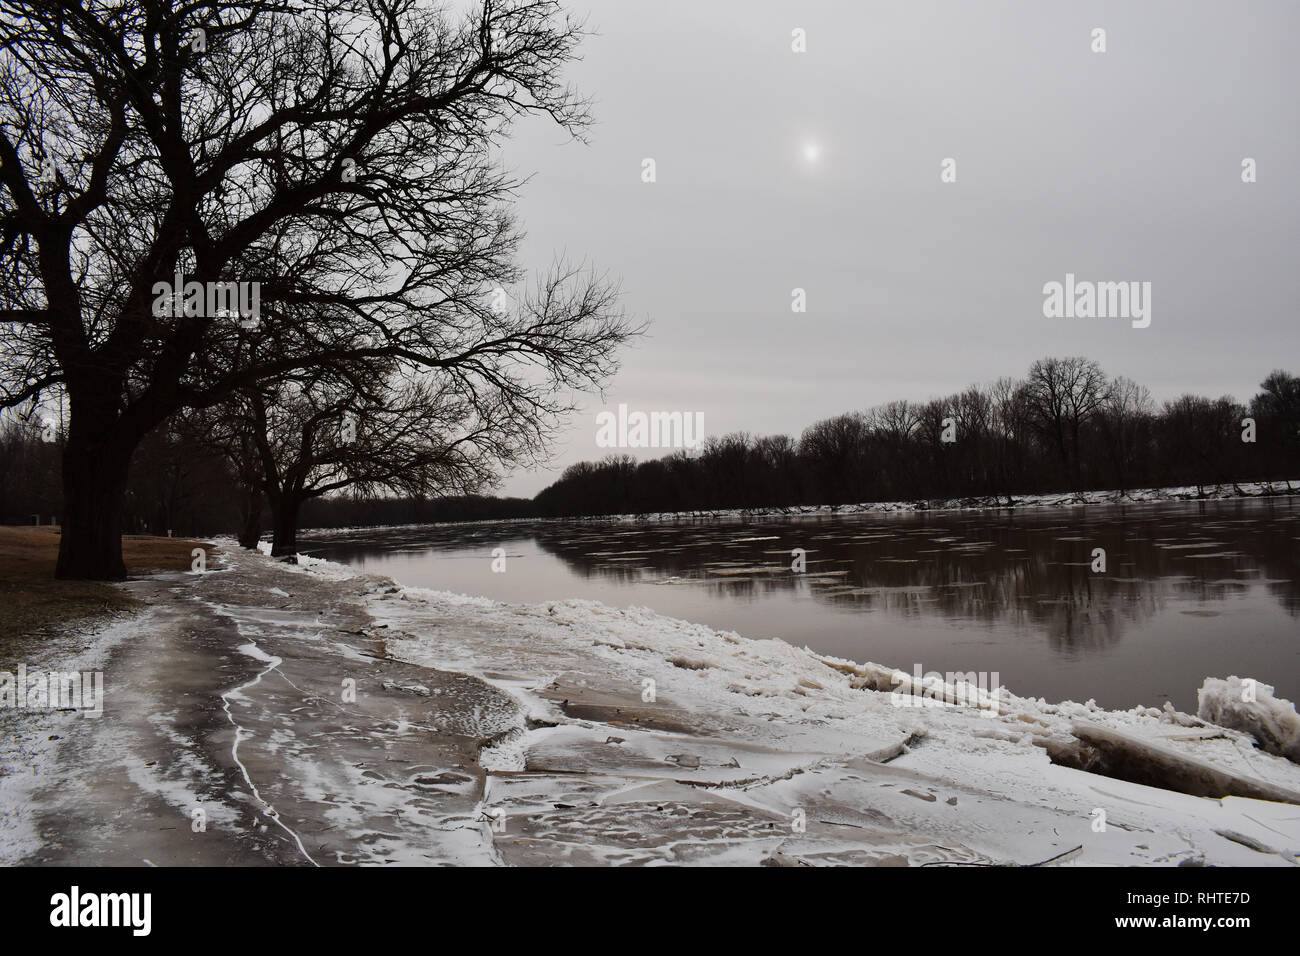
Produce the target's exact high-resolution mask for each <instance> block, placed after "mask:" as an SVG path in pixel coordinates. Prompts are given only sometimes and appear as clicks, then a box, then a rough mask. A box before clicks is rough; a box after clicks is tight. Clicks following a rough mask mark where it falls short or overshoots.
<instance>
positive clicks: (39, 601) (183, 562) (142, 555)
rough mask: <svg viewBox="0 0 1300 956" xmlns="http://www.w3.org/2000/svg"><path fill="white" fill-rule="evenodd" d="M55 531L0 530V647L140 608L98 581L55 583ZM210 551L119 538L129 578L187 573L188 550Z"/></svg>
mask: <svg viewBox="0 0 1300 956" xmlns="http://www.w3.org/2000/svg"><path fill="white" fill-rule="evenodd" d="M59 535H60V529H59V528H58V527H44V526H43V527H34V526H33V527H0V643H2V642H3V641H4V640H5V638H22V637H39V636H41V635H42V634H44V633H46V632H48V631H50V630H52V629H54V628H56V627H65V626H67V625H69V624H84V623H87V622H89V621H91V620H93V619H95V618H101V617H108V616H112V615H114V614H119V613H121V612H123V611H128V610H131V609H133V608H137V607H139V606H140V602H139V601H137V600H136V599H135V598H133V597H131V596H130V595H129V594H127V593H126V592H125V591H123V590H121V589H120V588H116V587H113V585H111V584H104V583H101V582H98V581H56V580H55V579H54V565H55V563H56V561H57V560H58V556H59ZM196 547H203V548H207V549H208V551H209V552H211V550H212V545H211V544H210V543H207V542H202V541H190V540H188V539H184V538H157V537H154V536H153V535H144V534H130V535H123V536H122V557H123V559H124V560H125V561H126V567H127V573H128V574H133V575H134V574H150V573H155V572H159V571H188V570H189V568H190V549H192V548H196Z"/></svg>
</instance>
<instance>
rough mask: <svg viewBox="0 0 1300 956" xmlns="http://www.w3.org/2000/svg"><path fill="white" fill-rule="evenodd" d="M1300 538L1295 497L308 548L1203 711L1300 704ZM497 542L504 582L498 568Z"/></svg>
mask: <svg viewBox="0 0 1300 956" xmlns="http://www.w3.org/2000/svg"><path fill="white" fill-rule="evenodd" d="M1297 544H1300V501H1297V500H1296V499H1271V500H1268V501H1240V502H1205V503H1200V502H1187V503H1173V504H1160V505H1132V506H1125V507H1115V506H1090V507H1087V508H1084V507H1079V508H1073V509H1066V510H1059V509H1058V510H1050V511H1049V510H1046V509H1044V510H1042V511H1037V512H1035V511H1027V512H1023V513H1016V512H1009V511H979V512H943V513H933V514H926V513H924V512H921V513H910V514H900V515H852V516H844V517H818V518H811V517H798V518H760V519H747V520H741V519H730V520H707V521H680V522H677V523H661V524H645V525H631V524H624V523H610V522H550V523H547V522H537V523H512V524H496V525H475V526H464V525H461V526H455V525H447V526H440V527H419V528H401V529H391V528H390V529H383V530H377V531H367V532H359V533H356V534H349V535H348V536H346V537H336V538H317V539H314V540H313V539H311V538H310V537H309V536H306V537H304V539H303V548H304V550H311V551H312V552H313V553H316V554H320V555H321V556H324V557H328V558H331V559H333V560H339V561H345V562H348V563H351V564H356V565H359V566H363V567H365V568H366V569H367V570H370V571H374V572H377V573H381V574H386V575H389V576H391V577H393V578H395V579H396V580H398V581H400V582H402V583H403V584H407V585H416V586H421V587H434V588H441V589H447V590H454V591H464V592H467V593H472V594H484V595H487V596H489V597H493V598H497V599H500V600H506V601H525V602H533V601H542V600H548V599H555V598H571V597H580V598H591V599H595V600H601V601H604V602H606V603H609V604H614V605H618V606H629V605H638V604H639V605H645V606H648V607H651V608H653V609H654V610H656V611H659V612H660V613H663V614H668V615H671V616H674V617H680V618H685V619H688V620H698V621H702V622H705V623H708V624H711V625H713V626H715V627H721V628H727V629H733V630H736V631H738V632H740V633H742V634H745V635H747V636H750V637H780V638H783V639H785V640H787V641H790V642H792V643H795V644H807V645H808V646H809V647H811V648H813V649H814V650H816V651H819V652H822V653H827V654H834V655H837V656H840V657H847V658H851V659H855V660H874V661H877V662H879V663H882V664H889V665H892V666H897V667H901V668H903V669H905V670H908V671H911V670H912V668H913V666H914V665H918V664H919V665H920V666H921V667H922V668H923V669H924V670H937V671H958V670H960V671H966V670H984V671H990V672H991V671H996V672H998V673H999V674H1000V677H1001V681H1002V683H1004V684H1006V685H1007V686H1009V687H1010V688H1011V689H1012V690H1013V691H1015V692H1017V693H1020V694H1031V695H1034V696H1043V697H1047V698H1048V699H1053V700H1055V699H1063V698H1067V697H1068V698H1075V699H1086V698H1088V697H1094V698H1096V700H1097V702H1098V703H1099V704H1101V705H1103V706H1108V707H1116V706H1123V707H1128V706H1133V705H1134V704H1138V703H1143V704H1154V705H1158V704H1160V703H1161V702H1162V701H1163V700H1165V699H1172V700H1173V702H1174V704H1175V705H1176V706H1178V707H1179V708H1180V709H1191V710H1195V707H1196V694H1195V691H1196V688H1197V687H1198V686H1200V682H1201V679H1202V678H1203V677H1205V676H1207V675H1214V676H1227V675H1228V674H1236V675H1238V676H1252V677H1257V678H1259V679H1262V680H1265V681H1267V682H1269V683H1273V684H1275V685H1276V686H1277V688H1278V693H1279V694H1281V695H1282V696H1285V697H1290V698H1291V699H1293V700H1294V699H1296V698H1297V697H1300V589H1298V588H1297V582H1300V569H1298V568H1297V557H1296V555H1297ZM495 547H502V548H504V549H505V551H506V554H507V558H506V571H505V573H499V574H498V573H493V572H492V570H491V560H492V559H491V553H492V549H493V548H495ZM795 548H802V549H804V550H805V551H806V561H807V567H806V571H804V573H802V574H799V573H794V572H792V570H791V566H792V562H793V561H794V558H793V557H792V555H791V551H792V549H795ZM1096 548H1102V549H1104V550H1105V557H1106V571H1105V572H1104V573H1094V572H1093V570H1092V564H1093V560H1094V559H1093V553H1094V549H1096Z"/></svg>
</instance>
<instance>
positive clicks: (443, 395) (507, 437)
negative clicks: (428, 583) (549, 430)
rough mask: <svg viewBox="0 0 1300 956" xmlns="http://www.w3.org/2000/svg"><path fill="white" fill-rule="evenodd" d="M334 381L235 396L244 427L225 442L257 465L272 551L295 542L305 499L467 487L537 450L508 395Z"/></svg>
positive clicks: (286, 549) (309, 380)
mask: <svg viewBox="0 0 1300 956" xmlns="http://www.w3.org/2000/svg"><path fill="white" fill-rule="evenodd" d="M368 374H369V375H370V376H371V377H370V379H369V380H368V381H364V380H358V379H359V378H360V376H358V379H353V380H350V381H349V380H338V379H336V378H333V377H331V376H330V375H329V374H326V373H324V372H317V373H315V374H312V375H310V376H305V377H303V378H302V379H300V380H295V381H292V382H286V383H282V384H280V385H277V386H274V387H270V386H263V387H261V388H258V389H250V390H248V392H247V393H245V394H243V395H241V396H240V404H241V406H242V407H243V410H244V414H245V415H246V416H247V418H246V419H245V421H246V423H247V428H246V429H244V428H237V429H235V430H234V432H233V434H231V436H230V437H231V438H232V439H234V441H233V442H232V443H231V444H230V445H229V446H228V447H229V450H230V452H231V457H232V458H237V457H238V455H240V454H243V453H244V448H245V445H244V443H243V439H244V436H245V434H248V435H251V438H252V445H253V450H254V452H255V454H256V457H257V466H256V468H255V469H252V468H248V469H246V470H247V471H249V472H250V473H254V472H255V473H256V474H257V475H258V480H259V482H260V487H261V490H262V491H264V492H265V494H266V497H267V500H268V501H269V502H270V505H271V513H272V517H273V520H274V539H273V541H272V551H271V553H272V554H275V555H281V554H291V553H293V552H294V551H295V550H296V548H297V531H298V514H299V510H300V508H301V507H302V505H303V503H304V502H306V501H308V500H310V499H312V498H317V497H320V496H322V495H327V494H331V493H334V492H338V491H341V490H342V489H345V488H346V489H350V490H351V492H352V493H353V494H354V495H358V496H363V497H367V496H378V495H383V494H388V493H391V494H404V495H408V496H411V497H425V496H428V495H431V494H433V493H435V492H436V493H439V494H444V495H445V494H470V493H475V492H478V491H480V490H482V489H483V488H484V487H487V486H489V485H491V484H493V483H494V482H495V479H496V476H497V473H498V469H499V468H500V467H501V466H502V465H507V464H511V463H514V462H517V461H519V460H520V458H521V457H522V456H525V455H528V454H529V453H531V452H532V451H533V450H534V449H535V445H534V444H533V434H532V431H531V427H530V422H529V420H528V419H527V418H525V417H516V416H515V415H514V410H513V408H512V406H511V405H510V404H509V403H508V402H503V401H496V402H491V401H489V400H487V399H486V397H484V396H480V398H479V401H478V402H477V404H475V402H473V401H472V400H470V399H468V398H466V397H464V396H462V395H460V394H458V393H457V391H456V389H455V387H454V386H453V385H452V384H451V383H450V382H446V381H444V382H443V383H441V384H435V383H432V382H430V381H428V380H422V381H418V382H414V383H397V384H393V383H390V382H385V381H384V380H383V378H382V377H379V373H378V372H377V371H376V370H374V369H370V370H369V373H368Z"/></svg>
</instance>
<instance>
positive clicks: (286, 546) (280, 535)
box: [271, 495, 302, 558]
mask: <svg viewBox="0 0 1300 956" xmlns="http://www.w3.org/2000/svg"><path fill="white" fill-rule="evenodd" d="M301 505H302V501H301V500H299V499H297V498H293V497H291V496H289V495H276V496H274V497H272V498H271V515H272V518H273V520H274V525H275V531H274V537H273V538H272V539H271V556H272V557H277V558H278V557H282V556H283V555H286V554H297V552H298V508H299V507H300V506H301Z"/></svg>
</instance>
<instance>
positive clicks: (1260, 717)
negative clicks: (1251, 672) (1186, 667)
mask: <svg viewBox="0 0 1300 956" xmlns="http://www.w3.org/2000/svg"><path fill="white" fill-rule="evenodd" d="M1196 697H1197V701H1198V706H1197V712H1196V713H1197V716H1198V717H1200V718H1201V719H1202V720H1208V721H1210V723H1213V724H1218V725H1219V726H1220V727H1227V728H1228V729H1229V730H1240V731H1244V732H1245V733H1248V734H1252V735H1254V737H1255V739H1256V740H1257V741H1259V745H1260V746H1261V747H1262V748H1263V749H1264V750H1267V751H1268V752H1269V753H1273V754H1278V755H1279V756H1282V757H1286V758H1287V759H1288V760H1290V761H1292V762H1293V763H1300V714H1297V713H1296V709H1295V705H1294V704H1292V703H1291V702H1290V701H1289V700H1284V699H1282V698H1280V697H1274V696H1273V688H1272V687H1271V686H1270V685H1268V684H1264V683H1261V682H1259V681H1256V680H1252V679H1250V678H1247V679H1245V680H1243V679H1241V678H1237V677H1229V678H1228V679H1227V680H1221V679H1219V678H1217V677H1207V678H1205V683H1203V684H1202V685H1201V689H1200V690H1198V691H1197V692H1196Z"/></svg>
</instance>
